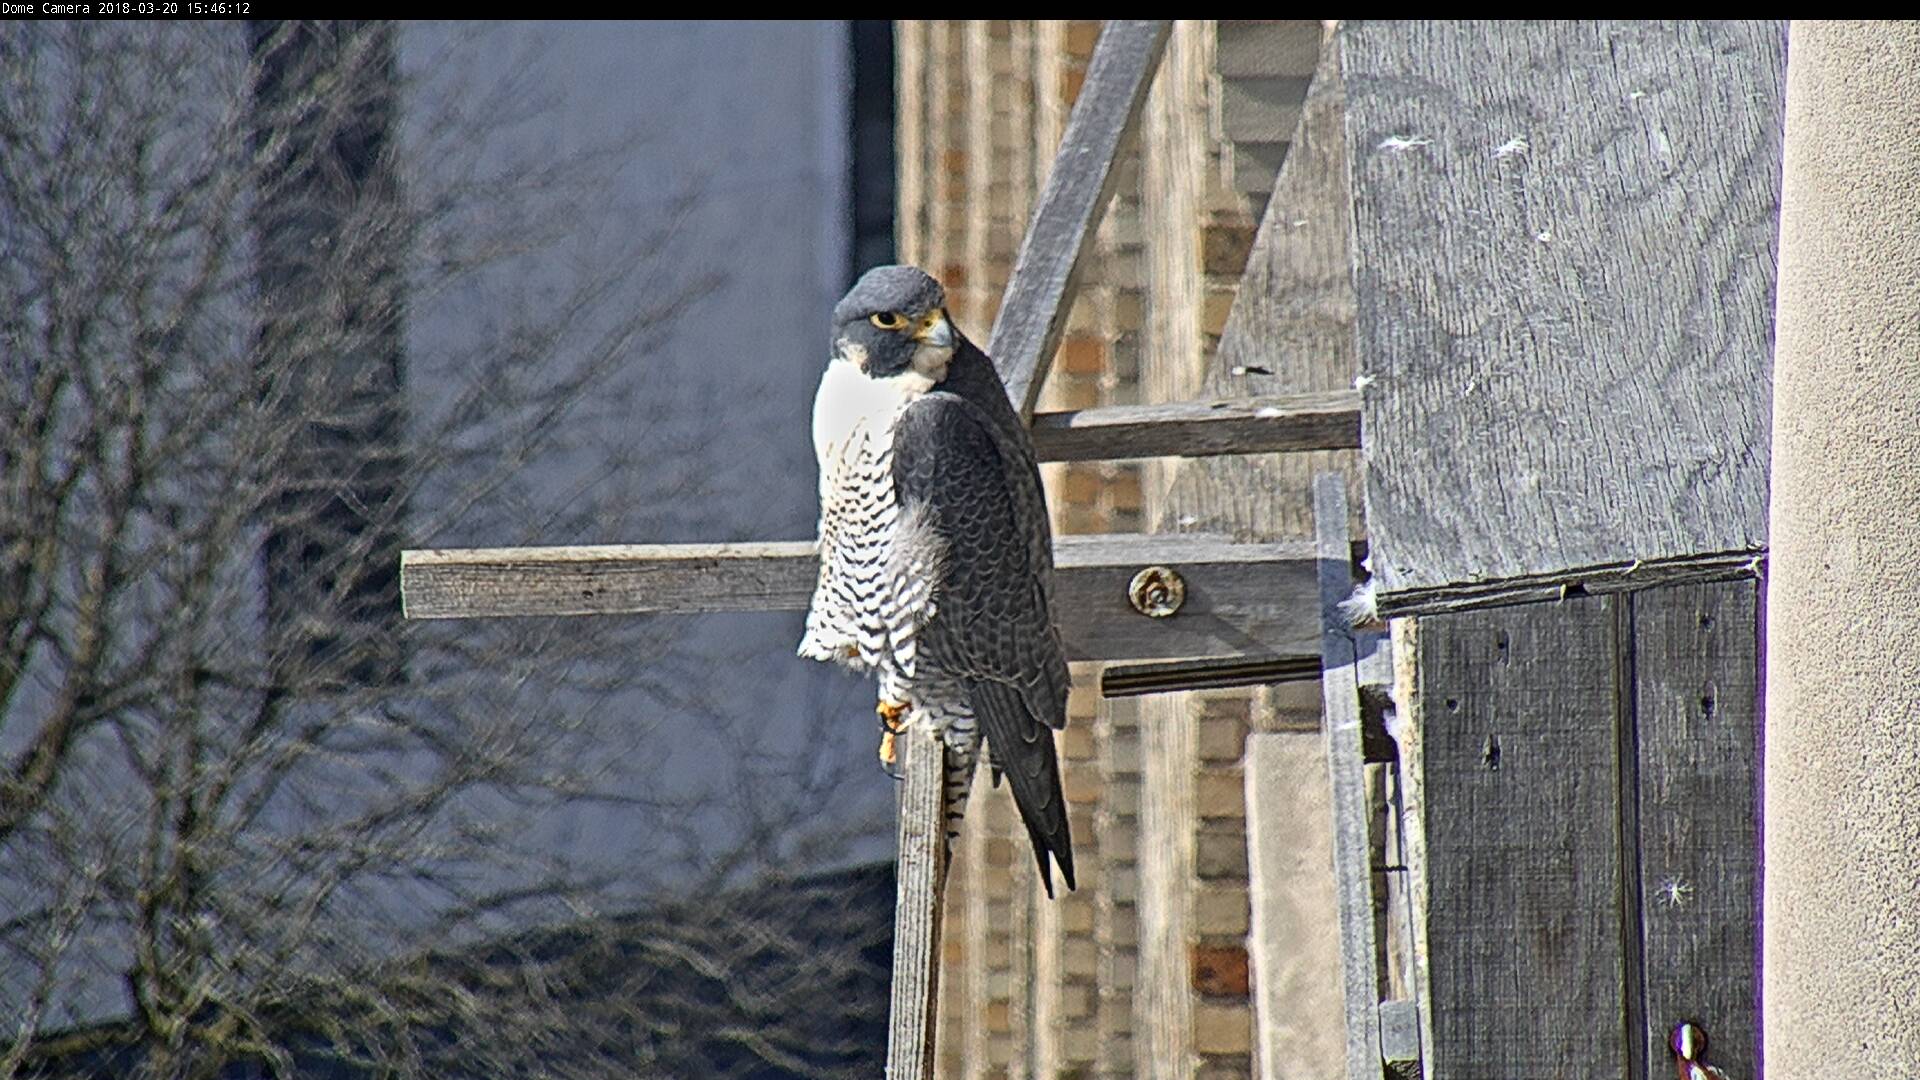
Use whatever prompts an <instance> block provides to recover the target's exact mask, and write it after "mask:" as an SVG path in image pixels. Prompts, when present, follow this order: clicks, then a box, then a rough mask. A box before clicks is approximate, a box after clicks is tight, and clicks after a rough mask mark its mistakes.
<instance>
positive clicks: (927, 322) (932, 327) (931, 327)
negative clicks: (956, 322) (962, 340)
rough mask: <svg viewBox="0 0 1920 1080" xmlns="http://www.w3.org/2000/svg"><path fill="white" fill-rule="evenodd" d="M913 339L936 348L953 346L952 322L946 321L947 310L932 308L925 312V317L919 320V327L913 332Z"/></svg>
mask: <svg viewBox="0 0 1920 1080" xmlns="http://www.w3.org/2000/svg"><path fill="white" fill-rule="evenodd" d="M913 340H915V341H917V342H919V343H920V344H922V345H931V346H933V347H934V348H936V349H951V348H953V324H952V323H950V322H948V321H947V310H946V309H945V308H934V309H933V310H932V311H929V312H927V317H926V318H925V319H922V320H921V321H920V328H919V329H918V330H915V331H914V332H913Z"/></svg>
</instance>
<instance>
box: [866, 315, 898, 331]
mask: <svg viewBox="0 0 1920 1080" xmlns="http://www.w3.org/2000/svg"><path fill="white" fill-rule="evenodd" d="M867 321H868V322H870V323H872V324H873V325H875V326H877V327H879V328H880V329H882V330H904V329H906V326H907V320H906V318H905V317H904V316H902V315H901V314H900V313H899V312H897V311H883V312H881V313H879V314H878V315H869V316H867Z"/></svg>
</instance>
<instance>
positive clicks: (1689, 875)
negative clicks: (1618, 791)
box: [1633, 581, 1760, 1076]
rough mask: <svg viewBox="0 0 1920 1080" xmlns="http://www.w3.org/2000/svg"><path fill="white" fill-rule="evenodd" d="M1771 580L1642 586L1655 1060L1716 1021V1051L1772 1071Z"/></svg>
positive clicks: (1743, 1070)
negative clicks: (1766, 766)
mask: <svg viewBox="0 0 1920 1080" xmlns="http://www.w3.org/2000/svg"><path fill="white" fill-rule="evenodd" d="M1758 604H1759V585H1758V584H1757V583H1755V582H1750V581H1748V582H1727V583H1723V584H1718V585H1685V586H1678V587H1674V588H1666V589H1655V590H1651V591H1648V592H1645V593H1639V594H1636V595H1635V596H1634V597H1633V605H1634V607H1633V624H1634V650H1633V656H1634V697H1635V709H1634V713H1635V718H1636V721H1637V725H1638V728H1639V739H1638V743H1639V752H1640V753H1639V799H1640V808H1639V811H1640V812H1639V822H1640V844H1639V848H1640V868H1639V869H1640V881H1641V895H1642V897H1643V898H1644V899H1643V901H1642V903H1641V908H1640V911H1641V915H1640V917H1641V925H1642V927H1643V937H1644V939H1645V944H1646V956H1647V964H1646V986H1647V988H1646V1005H1647V1033H1646V1044H1647V1060H1648V1061H1649V1062H1651V1063H1653V1064H1655V1065H1661V1064H1664V1063H1665V1062H1666V1061H1667V1060H1669V1059H1668V1058H1667V1056H1666V1053H1667V1052H1666V1040H1667V1037H1668V1034H1669V1033H1670V1032H1671V1031H1672V1030H1673V1025H1674V1024H1675V1023H1677V1022H1679V1021H1680V1020H1682V1019H1693V1020H1696V1021H1698V1022H1699V1023H1701V1024H1703V1025H1705V1027H1706V1030H1707V1035H1708V1040H1709V1049H1710V1051H1711V1053H1710V1055H1709V1057H1708V1060H1709V1061H1711V1062H1712V1063H1713V1064H1714V1065H1717V1066H1719V1067H1721V1068H1723V1069H1725V1070H1727V1075H1729V1076H1758V1075H1759V1069H1758V1058H1759V1047H1758V1040H1759V1031H1758V1020H1759V1017H1758V1015H1757V1012H1756V1010H1755V1008H1754V1002H1755V1001H1757V1000H1758V990H1759V988H1758V977H1757V976H1758V972H1757V970H1756V964H1755V962H1754V961H1755V958H1756V957H1758V956H1759V920H1760V907H1759V899H1760V888H1759V860H1758V859H1757V857H1756V852H1758V851H1759V849H1760V837H1759V833H1758V825H1759V802H1760V790H1759V783H1758V779H1759V765H1758V762H1759V755H1758V736H1759V731H1760V718H1759V715H1758V706H1759V700H1760V691H1759V685H1758V682H1759V670H1760V669H1759V665H1758V663H1757V662H1756V660H1755V657H1756V656H1757V654H1758V647H1759V636H1758V621H1757V617H1756V616H1757V608H1758Z"/></svg>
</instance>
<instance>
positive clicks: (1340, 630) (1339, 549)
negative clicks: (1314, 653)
mask: <svg viewBox="0 0 1920 1080" xmlns="http://www.w3.org/2000/svg"><path fill="white" fill-rule="evenodd" d="M1313 508H1314V520H1315V522H1316V523H1317V532H1318V535H1317V536H1316V537H1315V538H1314V539H1315V548H1316V554H1317V555H1318V556H1319V559H1320V613H1321V627H1322V635H1321V647H1320V648H1321V651H1320V656H1321V676H1320V687H1321V698H1322V701H1323V702H1324V705H1323V709H1324V713H1323V720H1322V731H1323V734H1324V736H1325V738H1326V751H1327V780H1328V783H1329V784H1331V785H1332V803H1333V879H1334V894H1335V902H1336V903H1337V904H1338V905H1339V909H1340V982H1341V992H1342V994H1343V995H1344V997H1345V1004H1346V1020H1347V1045H1346V1049H1347V1053H1346V1059H1347V1076H1348V1078H1349V1080H1373V1078H1374V1077H1377V1076H1379V1075H1380V1067H1381V1055H1380V978H1379V971H1378V969H1377V967H1376V965H1377V964H1378V962H1379V956H1378V953H1379V940H1378V938H1377V937H1376V935H1375V926H1374V914H1375V911H1374V908H1375V905H1374V893H1373V842H1372V840H1371V838H1370V837H1369V826H1370V822H1371V821H1372V818H1373V808H1372V806H1371V805H1370V804H1369V801H1368V798H1367V770H1366V753H1365V748H1364V747H1363V746H1362V734H1361V727H1360V680H1359V675H1358V668H1359V664H1360V650H1361V649H1362V648H1363V647H1364V648H1365V649H1366V651H1367V652H1368V653H1371V652H1373V651H1374V650H1375V649H1377V648H1380V647H1382V642H1381V640H1380V636H1379V635H1378V634H1373V633H1368V632H1365V631H1356V630H1354V629H1353V628H1352V627H1351V626H1350V625H1349V624H1348V622H1347V618H1346V616H1345V615H1343V614H1341V611H1340V604H1341V602H1342V601H1344V600H1345V599H1346V598H1347V597H1348V596H1349V595H1350V594H1351V593H1352V592H1353V564H1352V562H1351V561H1350V560H1349V554H1350V553H1351V551H1352V545H1351V544H1350V543H1349V541H1348V539H1347V491H1346V481H1345V479H1344V478H1342V477H1341V476H1339V475H1338V474H1337V473H1325V474H1323V475H1320V476H1316V477H1314V480H1313ZM1262 824H1263V823H1261V822H1259V821H1257V820H1253V819H1250V820H1249V821H1248V828H1249V832H1250V835H1249V837H1248V841H1247V842H1248V846H1249V847H1256V846H1259V845H1260V843H1261V840H1260V838H1259V835H1258V834H1259V832H1260V826H1261V825H1262Z"/></svg>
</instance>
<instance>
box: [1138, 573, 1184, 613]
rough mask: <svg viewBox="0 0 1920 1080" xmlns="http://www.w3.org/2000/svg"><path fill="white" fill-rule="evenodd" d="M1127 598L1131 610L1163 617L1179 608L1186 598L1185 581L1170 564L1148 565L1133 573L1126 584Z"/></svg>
mask: <svg viewBox="0 0 1920 1080" xmlns="http://www.w3.org/2000/svg"><path fill="white" fill-rule="evenodd" d="M1127 599H1128V600H1130V601H1132V603H1133V610H1135V611H1137V612H1139V613H1140V614H1142V615H1145V616H1147V617H1148V618H1150V619H1164V618H1166V617H1167V616H1169V615H1171V614H1173V613H1174V612H1176V611H1179V610H1180V605H1181V604H1184V603H1186V600H1187V583H1186V582H1184V581H1182V580H1180V574H1179V573H1178V572H1177V571H1175V570H1174V569H1173V568H1172V567H1170V566H1149V567H1147V568H1146V569H1145V570H1142V571H1140V572H1139V573H1137V574H1135V575H1133V581H1132V582H1131V583H1129V584H1128V585H1127Z"/></svg>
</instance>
